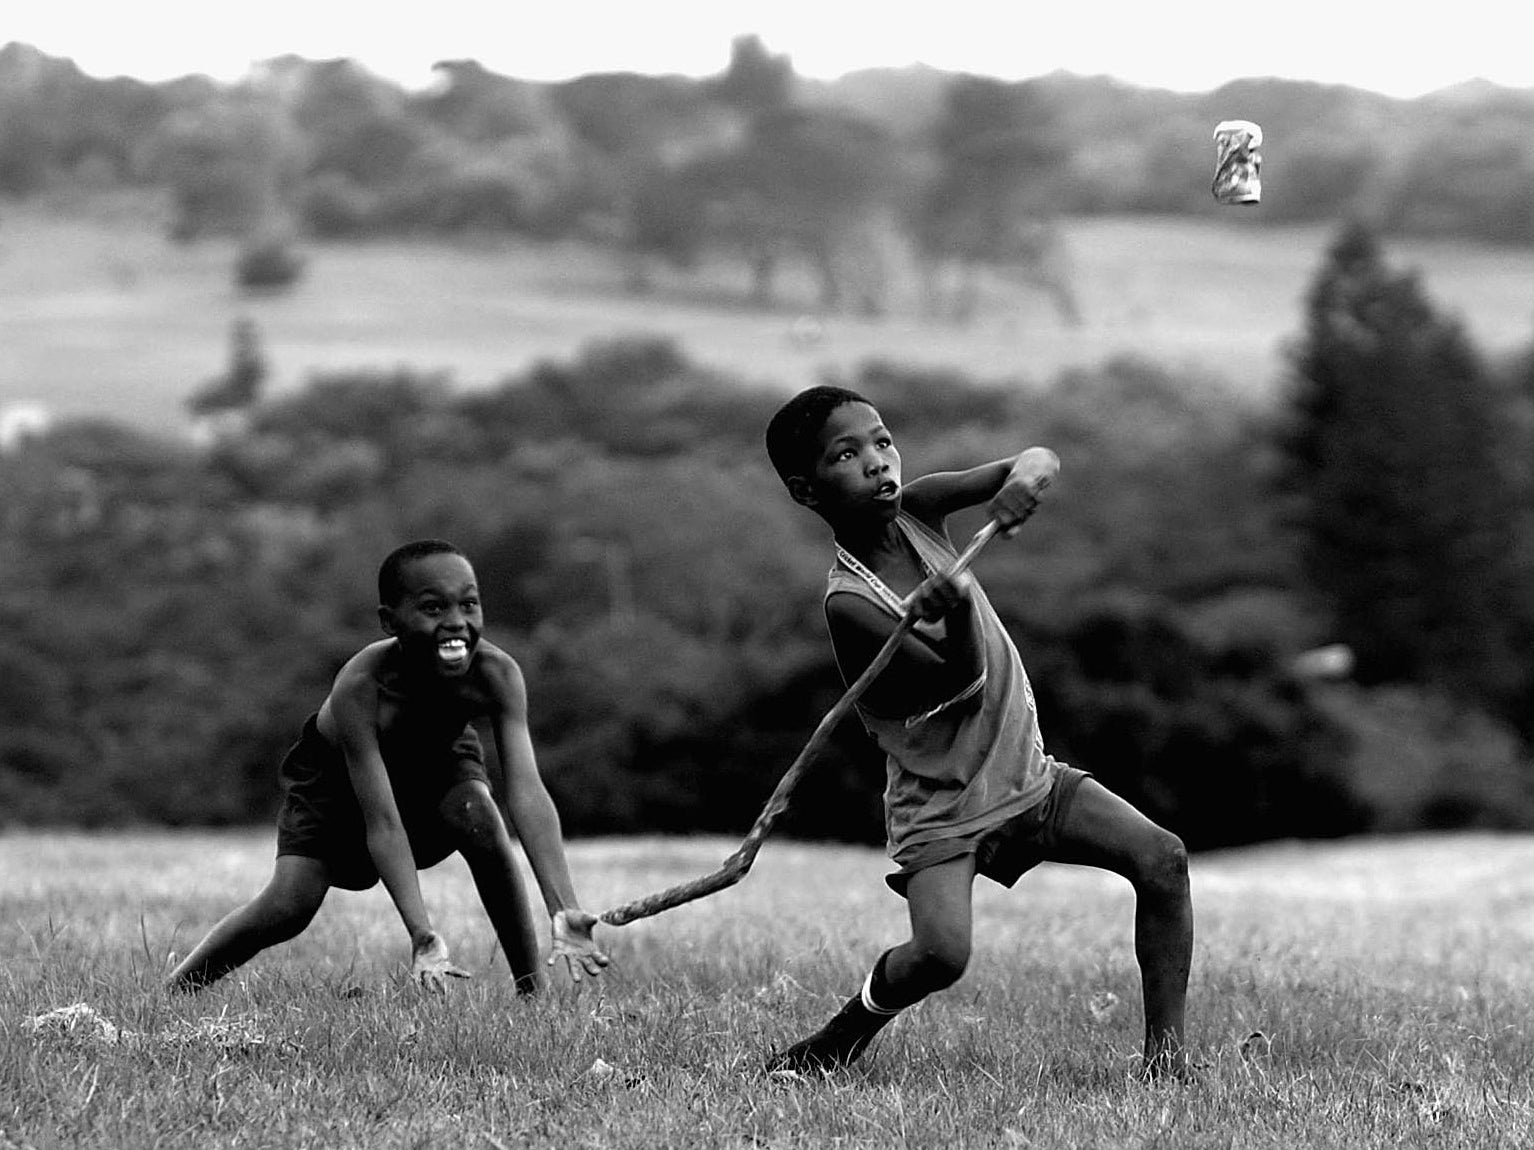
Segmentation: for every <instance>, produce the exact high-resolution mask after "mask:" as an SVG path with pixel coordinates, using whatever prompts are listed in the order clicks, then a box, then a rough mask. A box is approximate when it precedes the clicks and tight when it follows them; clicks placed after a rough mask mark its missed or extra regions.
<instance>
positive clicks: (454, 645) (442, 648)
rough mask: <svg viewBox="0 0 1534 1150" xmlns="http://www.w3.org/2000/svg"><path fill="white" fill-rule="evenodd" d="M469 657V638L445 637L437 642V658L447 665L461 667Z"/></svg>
mask: <svg viewBox="0 0 1534 1150" xmlns="http://www.w3.org/2000/svg"><path fill="white" fill-rule="evenodd" d="M468 659H469V641H468V640H467V639H443V640H442V641H441V642H440V643H438V644H437V660H438V662H440V663H442V665H443V666H445V667H461V666H463V665H464V663H466V662H468Z"/></svg>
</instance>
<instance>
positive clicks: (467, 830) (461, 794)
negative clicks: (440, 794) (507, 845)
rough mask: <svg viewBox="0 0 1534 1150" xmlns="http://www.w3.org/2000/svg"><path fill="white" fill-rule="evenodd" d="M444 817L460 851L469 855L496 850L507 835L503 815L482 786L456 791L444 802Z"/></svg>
mask: <svg viewBox="0 0 1534 1150" xmlns="http://www.w3.org/2000/svg"><path fill="white" fill-rule="evenodd" d="M441 815H442V820H443V822H444V823H445V824H446V825H447V829H448V831H449V832H450V833H451V834H452V836H453V838H454V840H455V842H456V843H457V845H458V847H459V849H460V850H463V851H466V852H470V853H474V852H483V851H490V850H496V849H498V848H499V847H500V845H501V840H502V839H503V838H504V837H505V835H506V824H505V823H504V822H503V821H502V820H501V812H500V810H499V809H498V808H497V807H496V805H495V800H494V799H493V798H492V797H491V796H490V792H489V790H488V789H486V788H485V787H483V786H462V787H457V788H455V789H454V790H453V792H452V793H451V794H449V795H448V797H447V798H445V799H444V800H443V801H442V807H441Z"/></svg>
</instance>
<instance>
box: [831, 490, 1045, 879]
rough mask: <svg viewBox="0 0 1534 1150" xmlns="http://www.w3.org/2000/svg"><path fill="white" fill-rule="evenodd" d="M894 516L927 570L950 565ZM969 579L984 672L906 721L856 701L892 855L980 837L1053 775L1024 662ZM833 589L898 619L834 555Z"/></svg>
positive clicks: (1041, 791)
mask: <svg viewBox="0 0 1534 1150" xmlns="http://www.w3.org/2000/svg"><path fill="white" fill-rule="evenodd" d="M896 523H897V524H899V526H900V528H901V529H902V530H903V531H904V533H905V537H906V539H907V540H908V541H909V542H910V544H911V546H912V547H913V548H914V549H915V551H916V554H917V556H918V557H919V558H920V559H921V561H922V563H923V564H924V565H925V566H926V567H927V568H928V569H929V570H931V571H943V570H947V568H948V567H950V566H952V564H953V562H954V560H955V559H956V558H958V554H957V552H955V550H954V549H953V546H952V545H951V544H950V543H949V542H948V541H947V540H946V539H945V538H943V537H942V536H940V535H938V534H936V533H935V532H933V531H932V530H931V529H930V528H928V527H927V526H926V525H925V524H923V523H921V522H920V521H919V520H917V519H915V518H913V517H912V516H910V515H908V514H906V513H905V512H901V513H900V515H899V517H898V518H897V519H896ZM965 578H966V579H969V580H970V600H971V602H972V604H973V607H972V609H971V612H970V618H971V621H972V625H973V626H974V627H975V628H976V629H977V631H978V636H977V638H978V640H979V643H980V646H981V650H982V651H983V653H984V660H985V661H984V667H985V670H984V672H983V676H982V679H981V680H978V681H977V683H976V684H975V685H973V686H972V687H971V688H970V689H969V690H967V691H964V692H961V693H960V695H959V696H957V697H956V698H955V699H953V700H950V701H949V702H948V703H944V704H942V705H941V706H939V707H937V708H935V709H934V710H932V711H928V712H926V713H925V714H922V715H917V716H912V717H910V718H885V717H881V716H879V715H874V714H871V713H869V712H868V711H867V710H866V709H864V708H863V707H862V706H861V705H860V706H858V708H857V711H858V717H859V718H860V719H862V721H863V726H864V727H865V728H866V729H867V731H868V733H869V734H870V735H872V736H873V738H874V741H875V742H876V743H878V745H879V747H880V749H881V750H883V751H884V753H885V756H886V768H885V770H886V784H885V789H884V816H885V830H886V833H887V835H888V838H889V853H890V856H891V857H892V858H893V859H894V860H895V861H896V862H900V861H901V856H902V854H904V853H906V852H908V851H910V850H911V849H913V848H915V847H918V846H920V845H922V844H924V843H929V842H933V841H935V840H939V839H950V838H968V837H970V836H972V835H978V834H982V833H984V832H985V831H988V830H990V829H992V828H993V827H995V826H998V825H1000V824H1001V823H1003V822H1005V821H1007V820H1008V819H1010V818H1012V817H1013V816H1014V815H1017V814H1020V813H1021V812H1023V811H1025V810H1027V809H1029V808H1030V807H1032V806H1033V805H1034V804H1036V803H1039V802H1042V801H1043V800H1044V799H1045V798H1046V797H1047V795H1048V793H1049V788H1050V783H1051V779H1052V772H1051V771H1050V768H1049V763H1048V760H1047V758H1046V756H1045V753H1044V741H1043V738H1042V736H1041V735H1040V733H1039V724H1038V716H1037V713H1036V711H1035V709H1034V702H1033V688H1032V687H1031V686H1029V683H1028V675H1027V673H1026V672H1025V671H1024V670H1023V662H1022V659H1021V658H1019V657H1018V653H1017V648H1016V647H1015V646H1013V644H1012V639H1011V637H1010V636H1009V635H1008V634H1007V632H1006V630H1005V629H1004V628H1003V627H1002V625H1001V620H1000V619H999V618H998V617H997V615H996V611H995V608H993V607H992V606H991V603H990V600H988V599H987V598H986V596H985V592H984V591H983V590H981V588H980V584H979V582H978V581H975V580H974V579H973V578H972V577H970V576H968V575H966V576H965ZM837 592H850V593H852V594H854V595H861V596H863V597H864V598H865V599H869V600H871V601H873V602H874V603H877V604H878V605H879V606H880V607H881V608H882V609H883V610H885V611H886V612H888V613H890V614H892V615H896V616H897V617H898V614H899V613H898V611H897V610H896V609H895V608H894V607H893V606H892V605H891V604H890V603H888V602H886V601H885V600H884V598H882V597H881V596H880V594H879V593H878V591H877V590H875V588H874V587H873V586H872V585H871V584H870V583H869V581H868V580H867V579H866V578H864V577H863V576H862V575H859V574H857V573H856V572H854V571H852V570H849V569H848V568H847V567H846V566H845V565H844V564H842V563H840V562H839V563H838V564H837V565H836V566H835V567H833V568H832V569H831V571H830V573H829V574H828V576H827V582H826V598H827V599H829V598H830V597H831V595H833V594H835V593H837ZM843 678H844V680H845V681H848V682H850V681H851V680H850V679H848V678H847V677H846V676H845V675H844V676H843Z"/></svg>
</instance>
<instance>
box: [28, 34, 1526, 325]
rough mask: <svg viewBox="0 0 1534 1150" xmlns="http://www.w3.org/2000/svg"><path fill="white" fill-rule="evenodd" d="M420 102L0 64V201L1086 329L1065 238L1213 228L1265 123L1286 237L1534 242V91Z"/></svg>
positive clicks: (312, 80)
mask: <svg viewBox="0 0 1534 1150" xmlns="http://www.w3.org/2000/svg"><path fill="white" fill-rule="evenodd" d="M435 75H436V83H435V84H434V85H433V86H431V87H429V88H427V89H425V90H422V91H412V90H406V89H403V88H402V87H400V86H399V85H397V84H395V83H393V82H391V81H388V80H385V79H383V78H380V77H378V76H375V75H373V74H371V73H370V72H368V71H367V70H366V69H364V68H363V67H361V66H360V65H358V64H356V63H355V62H353V61H351V60H347V59H335V60H319V61H311V60H305V59H302V58H298V57H294V56H284V57H277V58H274V59H272V60H269V61H266V62H265V63H263V64H262V65H260V66H259V67H258V68H256V69H255V70H254V71H253V72H252V74H251V75H250V77H249V78H247V79H245V80H243V81H241V82H238V83H234V84H219V83H216V82H214V81H212V80H209V79H208V78H206V77H198V76H191V77H185V78H182V79H180V80H175V81H170V82H165V83H157V84H148V83H142V82H138V81H134V80H130V79H126V78H117V79H113V80H97V79H93V78H91V77H88V76H86V75H84V74H83V73H81V72H80V71H79V70H78V69H77V68H76V67H75V66H74V65H73V63H71V62H70V61H68V60H63V59H57V58H53V57H49V56H46V55H44V54H43V53H41V52H38V51H36V50H35V49H31V48H28V47H26V46H24V45H20V44H15V43H13V44H10V45H8V46H6V47H5V48H3V49H0V194H7V193H8V194H10V195H12V196H28V195H38V194H46V193H47V192H48V191H49V190H50V189H54V188H58V187H71V188H74V187H80V186H86V187H96V188H100V187H122V186H129V187H137V188H146V189H154V190H156V191H158V192H160V193H162V194H163V195H164V196H165V197H166V199H167V201H168V203H169V210H168V213H167V228H168V231H169V232H170V234H171V235H173V236H175V237H176V238H178V239H181V240H184V241H188V242H190V241H193V240H195V239H197V238H198V237H201V236H205V235H209V234H220V233H233V234H237V235H240V236H243V237H246V238H247V239H248V241H249V242H250V243H252V244H262V245H266V246H267V247H268V248H269V247H270V246H271V245H272V244H273V243H275V242H286V243H293V242H298V241H301V240H305V239H309V240H321V239H328V240H346V239H354V240H355V239H364V238H369V237H380V236H398V235H406V234H416V235H419V234H429V235H459V234H463V233H466V232H468V233H478V234H484V233H490V234H505V235H514V236H520V237H533V238H548V239H564V238H577V239H581V240H584V241H589V242H592V243H598V244H601V245H604V246H605V247H607V248H608V249H610V250H611V252H612V253H613V256H614V258H615V259H616V260H619V261H621V262H622V264H623V266H624V268H625V269H626V273H627V276H628V281H629V283H630V285H631V286H632V287H633V288H634V290H644V289H645V288H646V286H647V285H648V284H649V283H650V282H651V281H652V277H653V276H654V274H655V271H656V269H657V268H659V267H663V266H671V267H679V268H686V267H689V266H691V265H692V264H693V263H694V262H695V261H697V260H699V259H701V258H703V257H704V256H706V255H713V256H715V257H718V256H721V255H724V256H731V257H733V258H736V259H738V260H739V261H741V263H742V265H743V266H745V267H746V268H748V269H749V275H750V281H751V285H752V286H751V291H752V293H753V295H754V296H755V297H756V298H757V299H758V300H759V301H762V302H767V301H770V300H771V298H772V296H773V291H774V283H775V277H776V276H777V275H778V274H779V273H780V271H781V269H782V268H783V267H784V266H785V265H786V264H788V263H797V264H799V265H801V266H803V267H806V268H808V269H809V270H810V271H811V272H812V274H814V275H815V276H816V277H818V280H819V283H820V288H821V295H822V302H823V304H824V305H825V306H827V307H833V308H845V309H850V310H861V311H867V312H876V311H878V310H880V309H881V308H882V307H883V306H884V295H885V293H886V290H887V284H888V282H889V279H890V267H891V265H892V263H893V262H895V261H897V260H905V261H909V262H910V263H911V264H912V265H913V266H915V267H916V268H917V269H918V270H919V273H920V275H921V277H922V279H923V281H924V283H925V286H926V295H927V300H928V306H929V308H930V309H931V310H933V311H934V312H940V313H943V314H947V315H949V316H951V317H952V318H955V319H961V320H962V319H963V318H964V317H965V314H966V310H967V308H968V307H969V306H970V304H971V302H972V301H971V299H970V295H969V293H970V292H971V291H972V286H971V285H972V279H973V276H974V274H975V269H976V268H977V267H980V266H982V265H992V266H1002V267H1006V268H1009V269H1014V270H1018V269H1021V270H1022V271H1023V272H1024V273H1026V274H1028V275H1030V276H1032V277H1034V278H1036V279H1037V280H1038V281H1039V282H1040V284H1041V286H1043V287H1045V288H1046V289H1047V290H1049V291H1050V292H1051V293H1052V294H1053V295H1054V297H1055V299H1056V301H1057V305H1058V307H1059V309H1060V314H1061V316H1062V319H1063V320H1064V321H1066V322H1070V321H1071V318H1072V309H1073V306H1074V304H1073V301H1072V299H1071V296H1070V291H1069V275H1068V268H1067V267H1066V266H1064V263H1063V259H1062V257H1061V254H1060V253H1059V251H1058V238H1057V236H1056V234H1055V231H1054V230H1053V221H1055V220H1056V219H1057V218H1058V217H1060V216H1062V215H1080V214H1093V213H1122V212H1158V213H1196V212H1201V211H1209V210H1212V207H1211V205H1212V203H1213V201H1212V200H1211V198H1210V196H1209V184H1210V178H1211V175H1212V164H1213V155H1212V143H1211V140H1210V135H1211V129H1212V126H1213V125H1214V124H1215V123H1216V122H1218V121H1219V120H1222V119H1228V118H1231V117H1232V116H1241V117H1245V118H1249V119H1255V120H1257V121H1259V122H1260V123H1262V124H1263V125H1264V127H1265V129H1266V133H1267V143H1266V144H1265V147H1264V157H1265V164H1266V169H1265V170H1266V172H1267V173H1268V178H1267V180H1266V190H1265V195H1264V203H1263V208H1262V219H1263V220H1264V221H1271V222H1284V221H1301V220H1327V221H1329V220H1334V219H1341V218H1352V219H1358V220H1360V221H1362V222H1364V223H1365V224H1367V225H1368V226H1369V227H1371V228H1372V229H1373V230H1374V231H1376V232H1377V233H1379V234H1381V235H1387V236H1388V235H1403V234H1417V235H1424V234H1432V235H1445V236H1457V237H1471V238H1476V239H1481V240H1490V241H1497V242H1515V243H1528V242H1534V186H1531V185H1530V182H1529V181H1528V180H1527V179H1526V178H1525V176H1526V173H1527V171H1528V169H1529V167H1530V165H1531V163H1534V130H1531V128H1534V94H1531V93H1528V92H1519V91H1512V90H1506V89H1497V88H1490V87H1487V88H1484V89H1483V88H1474V87H1469V88H1460V89H1452V90H1448V91H1445V92H1443V93H1438V94H1435V95H1432V96H1428V97H1423V98H1420V99H1416V100H1398V99H1393V98H1389V97H1385V96H1380V95H1376V94H1372V93H1368V92H1364V91H1361V90H1358V89H1352V88H1347V87H1340V86H1326V85H1317V84H1310V83H1300V82H1292V81H1279V80H1244V81H1239V82H1235V83H1231V84H1227V85H1225V86H1224V87H1222V88H1220V89H1217V90H1216V91H1213V92H1209V93H1204V94H1198V95H1183V94H1176V93H1171V92H1166V91H1159V90H1146V89H1138V88H1133V87H1129V86H1126V85H1122V84H1119V83H1116V82H1113V81H1110V80H1108V79H1105V78H1100V77H1099V78H1081V77H1075V76H1070V75H1065V74H1057V75H1051V76H1046V77H1042V78H1038V79H1033V80H1027V81H1021V82H1003V81H999V80H994V79H989V78H986V77H981V76H974V75H968V74H956V73H945V72H939V71H935V70H932V69H922V68H914V69H894V70H874V71H869V72H862V73H854V74H852V75H850V76H848V77H844V78H843V79H841V80H839V81H834V82H813V81H810V80H808V79H805V78H803V77H800V76H798V75H797V74H796V73H795V72H794V69H793V64H792V61H791V59H790V58H788V57H787V56H782V55H774V54H772V53H770V52H768V51H767V50H766V49H765V47H764V46H763V45H762V43H761V41H760V40H759V39H757V38H756V37H754V36H742V37H740V38H738V39H737V40H736V41H735V43H734V45H733V49H732V53H731V57H730V62H729V64H728V66H727V68H725V69H724V70H723V71H721V72H720V73H719V74H717V75H715V76H711V77H705V78H701V79H691V78H687V77H680V76H651V75H642V74H637V73H596V74H591V75H586V76H581V77H577V78H575V79H571V80H568V81H561V82H549V83H544V82H532V81H526V80H520V79H517V78H514V77H509V76H504V75H500V74H498V73H495V72H493V71H491V70H489V69H487V68H485V67H483V66H482V65H480V64H479V63H477V62H476V61H474V60H448V61H443V62H441V63H439V64H438V65H437V66H436V69H435Z"/></svg>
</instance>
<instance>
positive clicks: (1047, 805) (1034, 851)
mask: <svg viewBox="0 0 1534 1150" xmlns="http://www.w3.org/2000/svg"><path fill="white" fill-rule="evenodd" d="M1091 777H1092V776H1091V775H1090V774H1089V773H1088V772H1086V771H1082V770H1078V769H1076V768H1075V767H1069V766H1066V765H1065V764H1064V763H1057V764H1056V765H1055V781H1054V783H1053V785H1052V786H1051V787H1050V788H1049V794H1047V795H1045V796H1044V801H1043V802H1041V803H1036V804H1035V805H1034V806H1031V807H1029V808H1028V809H1027V810H1026V811H1023V812H1022V813H1021V814H1017V815H1013V816H1012V817H1011V818H1010V819H1008V820H1007V821H1006V822H1004V823H1002V824H1001V825H1000V826H999V827H993V828H992V829H991V830H989V831H986V832H984V833H983V834H978V835H971V836H969V837H968V838H953V839H938V840H937V841H935V842H930V843H923V844H922V845H921V846H919V847H917V848H916V850H915V852H914V853H913V854H912V855H911V857H910V858H908V859H907V860H906V861H905V862H904V863H902V864H901V866H900V869H899V870H898V871H896V872H895V873H894V874H889V875H885V876H884V881H885V882H886V883H888V884H889V887H890V889H891V890H892V891H894V892H895V893H896V894H898V895H899V896H900V897H901V898H904V897H905V890H906V885H907V884H908V883H909V882H910V881H911V876H912V875H913V874H915V873H916V872H917V871H921V870H926V869H927V868H928V867H932V866H937V865H938V864H939V863H945V862H952V861H953V860H954V859H957V858H963V857H964V856H965V855H971V854H972V855H974V856H975V873H976V874H977V875H984V876H985V877H986V878H988V879H990V880H991V881H992V882H997V883H1000V884H1001V885H1002V886H1008V887H1009V886H1011V885H1013V884H1014V883H1015V882H1017V880H1018V879H1020V878H1022V877H1023V875H1025V874H1027V873H1028V872H1029V871H1030V870H1032V869H1033V868H1034V867H1036V866H1038V865H1039V864H1040V863H1041V862H1043V861H1044V860H1045V859H1046V858H1047V857H1048V856H1049V852H1050V851H1051V850H1053V849H1054V847H1055V846H1056V844H1057V843H1058V842H1059V841H1060V827H1061V825H1062V824H1063V823H1064V822H1065V816H1066V815H1067V814H1068V813H1069V812H1070V809H1071V803H1072V802H1074V801H1075V799H1076V792H1077V791H1078V790H1079V789H1080V788H1081V784H1082V782H1083V780H1085V779H1090V778H1091Z"/></svg>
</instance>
